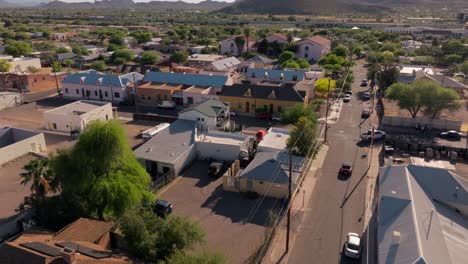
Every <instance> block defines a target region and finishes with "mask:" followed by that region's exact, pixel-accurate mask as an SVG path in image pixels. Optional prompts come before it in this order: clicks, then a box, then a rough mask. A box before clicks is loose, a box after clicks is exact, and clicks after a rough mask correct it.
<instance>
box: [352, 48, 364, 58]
mask: <svg viewBox="0 0 468 264" xmlns="http://www.w3.org/2000/svg"><path fill="white" fill-rule="evenodd" d="M363 51H364V49H363V48H362V47H361V46H355V47H354V48H353V55H354V56H361V53H362V52H363Z"/></svg>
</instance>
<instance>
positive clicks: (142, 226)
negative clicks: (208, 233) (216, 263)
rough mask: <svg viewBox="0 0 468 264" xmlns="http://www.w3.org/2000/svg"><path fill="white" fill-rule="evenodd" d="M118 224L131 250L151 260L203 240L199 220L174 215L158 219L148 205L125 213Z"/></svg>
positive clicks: (183, 249) (185, 248) (157, 259)
mask: <svg viewBox="0 0 468 264" xmlns="http://www.w3.org/2000/svg"><path fill="white" fill-rule="evenodd" d="M121 228H122V231H123V234H124V236H125V240H126V242H127V244H128V246H129V248H130V252H131V253H132V254H134V255H135V256H137V257H139V258H141V259H143V260H145V261H148V262H153V263H155V262H157V261H160V260H164V259H167V258H169V257H171V256H172V255H173V254H174V253H176V252H184V251H185V250H188V249H190V248H192V246H194V245H195V244H198V243H203V242H204V241H205V240H204V239H205V233H204V232H203V230H202V229H201V227H200V226H199V225H198V223H196V222H192V221H190V220H189V219H188V218H183V217H179V216H173V215H171V216H169V217H168V218H166V219H161V218H160V217H157V216H156V215H155V214H154V213H153V212H152V211H150V210H147V209H139V210H132V211H129V212H128V213H126V214H125V215H124V216H123V218H122V220H121Z"/></svg>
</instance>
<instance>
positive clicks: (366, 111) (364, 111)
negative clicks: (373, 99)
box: [361, 108, 370, 118]
mask: <svg viewBox="0 0 468 264" xmlns="http://www.w3.org/2000/svg"><path fill="white" fill-rule="evenodd" d="M369 116H370V109H369V108H364V109H362V112H361V118H368V117H369Z"/></svg>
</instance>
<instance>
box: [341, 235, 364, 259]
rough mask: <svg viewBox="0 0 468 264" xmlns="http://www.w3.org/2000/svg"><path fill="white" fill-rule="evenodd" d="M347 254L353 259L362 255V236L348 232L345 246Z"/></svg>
mask: <svg viewBox="0 0 468 264" xmlns="http://www.w3.org/2000/svg"><path fill="white" fill-rule="evenodd" d="M344 254H345V256H347V257H349V258H353V259H358V258H360V257H361V238H360V237H359V235H358V234H356V233H348V235H346V242H345V246H344Z"/></svg>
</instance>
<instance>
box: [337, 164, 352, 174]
mask: <svg viewBox="0 0 468 264" xmlns="http://www.w3.org/2000/svg"><path fill="white" fill-rule="evenodd" d="M352 173H353V164H352V163H351V162H349V161H344V162H343V164H341V168H340V175H348V176H351V174H352Z"/></svg>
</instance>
